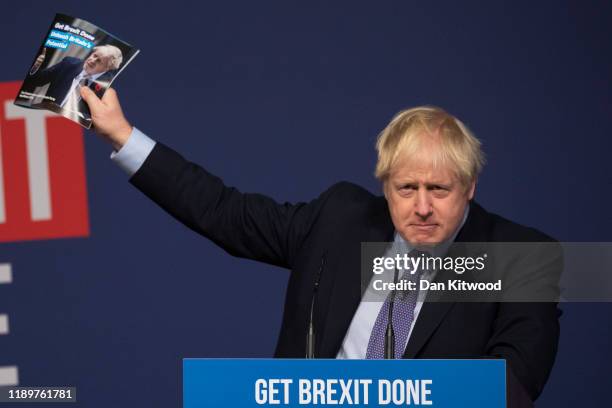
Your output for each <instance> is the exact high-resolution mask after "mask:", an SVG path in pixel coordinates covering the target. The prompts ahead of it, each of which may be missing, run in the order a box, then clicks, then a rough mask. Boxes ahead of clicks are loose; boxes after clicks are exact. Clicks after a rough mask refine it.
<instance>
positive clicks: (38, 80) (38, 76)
mask: <svg viewBox="0 0 612 408" xmlns="http://www.w3.org/2000/svg"><path fill="white" fill-rule="evenodd" d="M65 64H66V58H64V59H63V60H61V61H60V62H58V63H57V64H55V65H53V66H52V67H47V68H45V69H43V70H40V71H38V72H36V73H35V74H34V75H30V76H28V78H27V80H28V81H29V82H30V83H31V84H32V85H34V86H41V85H44V84H47V83H49V82H51V81H52V80H54V79H56V77H57V75H58V73H59V72H60V71H61V70H62V68H63V66H64V65H65Z"/></svg>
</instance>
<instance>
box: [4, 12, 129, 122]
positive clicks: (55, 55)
mask: <svg viewBox="0 0 612 408" xmlns="http://www.w3.org/2000/svg"><path fill="white" fill-rule="evenodd" d="M138 52H139V50H137V49H136V48H134V47H132V46H131V45H129V44H128V43H126V42H124V41H121V40H120V39H118V38H117V37H115V36H113V35H112V34H109V33H108V32H106V31H104V30H103V29H101V28H99V27H97V26H96V25H94V24H92V23H90V22H87V21H85V20H82V19H80V18H74V17H70V16H67V15H65V14H56V15H55V18H54V19H53V23H52V24H51V27H49V30H48V32H47V34H46V35H45V38H44V40H43V42H42V45H41V47H40V48H39V49H38V51H37V52H36V55H35V57H34V61H33V62H32V65H31V66H30V68H29V69H28V73H27V74H26V77H25V79H24V81H23V85H22V86H21V89H20V90H19V94H18V95H17V98H16V99H15V105H19V106H24V107H26V108H33V109H47V110H50V111H53V112H55V113H58V114H60V115H62V116H65V117H67V118H68V119H70V120H73V121H75V122H77V123H79V124H80V125H81V126H84V127H85V128H87V129H89V128H90V127H91V124H92V121H91V114H90V112H89V107H88V106H87V104H86V103H85V101H83V100H82V98H81V87H84V86H87V87H89V88H90V89H91V90H92V91H94V92H95V93H96V94H97V95H98V97H100V98H101V97H102V95H104V92H106V90H107V89H108V87H109V86H110V85H111V83H112V82H113V81H114V80H115V78H116V77H117V75H119V73H120V72H121V71H122V70H123V69H124V68H125V67H126V66H127V65H128V64H129V63H130V61H132V59H134V57H135V56H136V55H137V54H138Z"/></svg>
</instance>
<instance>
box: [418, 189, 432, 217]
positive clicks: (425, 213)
mask: <svg viewBox="0 0 612 408" xmlns="http://www.w3.org/2000/svg"><path fill="white" fill-rule="evenodd" d="M414 205H415V212H416V215H418V216H419V217H421V218H427V217H429V216H430V215H431V214H432V212H433V207H432V205H431V197H429V194H428V192H427V190H426V189H424V188H419V189H418V190H417V194H416V202H415V203H414Z"/></svg>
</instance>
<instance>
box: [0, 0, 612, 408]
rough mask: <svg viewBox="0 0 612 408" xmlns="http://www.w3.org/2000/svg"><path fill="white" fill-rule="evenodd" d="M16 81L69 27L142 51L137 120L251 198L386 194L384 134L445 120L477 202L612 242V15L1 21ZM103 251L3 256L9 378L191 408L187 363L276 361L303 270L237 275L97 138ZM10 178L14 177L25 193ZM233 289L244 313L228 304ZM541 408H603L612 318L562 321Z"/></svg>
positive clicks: (383, 6) (67, 249) (255, 268)
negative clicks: (290, 292) (379, 147)
mask: <svg viewBox="0 0 612 408" xmlns="http://www.w3.org/2000/svg"><path fill="white" fill-rule="evenodd" d="M0 11H1V12H0V21H1V24H0V38H2V39H3V48H4V50H5V51H4V52H2V64H0V82H7V81H16V80H22V79H23V77H24V75H25V73H26V72H27V70H28V68H29V64H30V63H31V62H32V60H33V57H34V55H35V52H36V48H37V47H38V45H39V43H40V41H41V40H42V38H43V36H44V34H45V32H46V30H47V27H48V25H49V24H50V22H51V20H52V18H53V15H54V14H55V13H56V12H63V13H67V14H70V15H74V16H78V17H82V18H84V19H86V20H89V21H91V22H93V23H95V24H98V25H100V26H101V27H102V28H105V29H106V30H108V31H109V32H111V33H113V34H115V35H117V36H119V37H120V38H122V39H124V40H126V41H127V42H129V43H131V44H133V45H135V46H137V47H139V48H141V50H142V52H141V54H140V55H139V56H138V57H137V58H136V59H135V60H134V61H133V62H132V64H131V65H130V66H128V67H127V69H126V70H125V71H124V72H123V73H122V75H121V76H120V77H119V79H118V80H117V82H116V83H115V88H116V89H117V91H118V93H119V96H120V98H121V101H122V104H123V106H124V110H125V113H126V115H127V117H128V118H129V120H130V121H131V122H132V123H133V124H134V125H136V126H137V127H139V128H140V129H141V130H143V131H144V132H146V133H148V134H149V135H150V136H151V137H153V138H154V139H156V140H159V141H162V142H164V143H166V144H168V145H170V146H172V147H174V148H176V149H177V150H178V151H180V152H182V153H184V154H185V155H186V156H187V157H189V158H190V159H192V160H194V161H196V162H198V163H201V164H203V165H205V166H206V167H207V168H208V169H209V170H211V171H212V172H214V173H216V174H218V175H221V176H222V177H223V178H224V180H225V181H226V183H228V184H231V185H234V186H237V187H239V188H240V189H242V190H243V191H253V192H261V193H265V194H268V195H270V196H272V197H274V198H276V199H277V200H279V201H285V200H287V201H298V200H308V199H310V198H313V197H315V196H316V195H317V194H318V193H319V192H321V191H322V190H323V189H325V188H326V187H327V186H329V185H330V184H332V183H334V182H336V181H339V180H349V181H353V182H356V183H358V184H361V185H364V186H365V187H367V188H369V189H371V190H372V191H379V190H380V188H379V186H378V184H377V182H376V180H375V179H374V177H373V175H372V173H373V168H374V164H375V152H374V149H373V145H374V141H375V139H376V136H377V133H378V132H379V131H380V130H381V129H382V128H383V127H384V125H385V124H386V123H387V121H388V120H389V119H390V118H391V116H392V115H393V114H394V113H395V112H396V111H398V110H400V109H402V108H404V107H409V106H414V105H419V104H435V105H438V106H442V107H444V108H445V109H447V110H449V111H450V112H452V113H454V114H456V115H457V116H459V117H460V118H462V119H463V120H464V122H466V123H467V124H468V126H469V127H471V129H472V130H473V131H474V132H475V133H476V135H478V136H479V137H480V138H481V139H482V141H483V143H484V149H485V151H486V153H487V156H488V165H487V166H486V168H485V171H484V174H483V176H482V178H481V180H480V183H479V186H478V190H477V196H476V198H477V200H478V201H479V202H480V203H481V204H483V205H484V206H485V207H486V208H487V209H489V210H491V211H494V212H497V213H499V214H501V215H503V216H506V217H508V218H510V219H512V220H515V221H518V222H520V223H523V224H527V225H530V226H534V227H536V228H538V229H541V230H543V231H545V232H547V233H548V234H550V235H552V236H554V237H556V238H557V239H559V240H563V241H611V240H612V239H611V235H612V232H611V231H612V217H610V215H609V211H610V204H611V192H610V186H611V185H612V172H611V171H610V161H609V151H610V149H611V147H612V142H611V141H610V135H611V134H612V116H611V109H612V98H611V85H612V82H611V79H612V78H611V77H612V75H611V73H612V53H611V52H610V51H611V48H610V40H609V39H610V38H611V36H612V32H611V31H612V29H611V28H610V27H611V26H612V24H611V23H612V7H611V5H610V3H609V2H605V1H599V2H589V1H586V2H575V1H573V2H568V1H538V2H533V1H529V2H527V1H524V2H523V1H519V2H517V1H512V2H494V3H493V2H488V1H481V2H471V1H469V2H463V1H462V2H453V1H446V2H437V1H436V2H416V1H396V2H391V1H378V2H365V1H354V0H353V1H335V2H287V1H264V2H249V1H229V2H198V3H197V4H196V3H195V2H194V3H191V2H180V1H173V2H170V3H165V2H162V3H150V4H146V5H145V4H144V3H143V4H131V3H128V2H126V1H114V0H107V1H105V2H103V3H92V2H83V1H54V2H34V1H32V2H27V1H20V2H17V1H5V2H3V3H2V5H1V6H0ZM85 136H86V138H85V139H86V140H85V148H86V152H85V157H86V172H87V184H88V202H89V217H90V219H89V221H90V236H89V237H87V238H71V239H57V240H45V241H28V242H15V243H1V244H0V263H10V264H11V265H12V270H13V282H12V283H11V284H9V285H0V313H5V314H7V315H8V316H9V319H10V333H9V334H7V335H3V336H0V366H18V368H19V382H20V384H21V385H24V386H25V385H47V386H50V385H74V386H76V387H78V398H79V400H80V403H79V405H82V406H87V407H94V408H95V407H100V408H102V407H109V406H126V407H128V406H152V407H168V406H179V404H180V401H181V396H180V393H181V359H182V358H183V357H268V356H271V355H272V353H273V350H274V345H275V342H276V336H277V334H278V330H279V327H280V319H281V309H282V303H283V298H284V290H285V285H286V281H287V276H288V272H287V271H285V270H281V269H277V268H273V267H270V266H266V265H261V264H256V263H254V262H250V261H245V260H239V259H234V258H231V257H229V256H227V255H226V254H225V253H224V252H223V251H222V250H220V249H218V248H217V247H215V246H214V245H213V244H211V243H210V242H208V241H206V240H205V239H204V238H201V237H199V236H197V235H196V234H194V233H193V232H191V231H189V230H187V229H186V228H185V227H183V226H182V225H180V224H179V223H178V222H176V221H174V220H173V219H171V218H170V217H169V216H168V215H166V214H165V213H164V212H162V211H161V210H160V209H158V208H157V207H156V206H155V205H154V204H152V203H151V202H149V201H148V200H147V199H146V198H145V197H144V196H143V195H142V194H140V193H139V192H138V191H136V190H135V189H134V188H132V187H131V186H130V185H129V184H128V182H127V178H126V176H125V175H124V174H123V173H122V172H121V171H120V170H119V169H118V168H116V166H115V165H114V164H113V163H112V162H111V161H110V160H109V157H108V156H109V153H110V148H109V147H108V146H107V145H106V144H105V143H103V142H102V141H101V140H99V139H98V138H97V137H96V136H95V135H94V134H93V133H90V132H87V133H86V134H85ZM4 177H5V178H6V177H11V175H10V174H5V175H4ZM228 275H229V276H232V277H233V279H234V282H235V284H234V285H233V287H232V288H231V291H232V296H235V297H237V298H240V299H245V302H246V303H247V305H248V307H243V306H240V305H237V304H232V303H227V302H226V301H225V298H226V293H223V292H222V291H219V290H218V289H216V288H215V286H217V285H219V284H220V283H221V282H223V281H224V280H225V279H226V278H227V276H228ZM563 309H564V311H565V313H564V315H563V317H562V319H561V324H562V334H561V343H560V349H559V355H558V358H557V361H556V364H555V367H554V370H553V373H552V376H551V378H550V381H549V383H548V385H547V387H546V388H545V391H544V393H543V395H542V397H541V398H540V400H539V401H538V402H539V404H538V406H541V407H558V406H574V405H576V406H604V404H605V403H604V402H603V401H607V400H608V392H607V391H608V388H609V369H610V364H611V363H612V350H611V348H610V347H609V346H610V344H611V343H612V324H611V318H610V316H612V305H611V304H609V303H600V304H564V305H563Z"/></svg>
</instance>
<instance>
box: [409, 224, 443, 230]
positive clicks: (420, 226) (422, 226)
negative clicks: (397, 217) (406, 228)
mask: <svg viewBox="0 0 612 408" xmlns="http://www.w3.org/2000/svg"><path fill="white" fill-rule="evenodd" d="M437 226H438V224H432V223H422V224H410V227H412V228H414V229H416V230H417V231H420V232H430V231H433V230H434V229H435V228H436V227H437Z"/></svg>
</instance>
